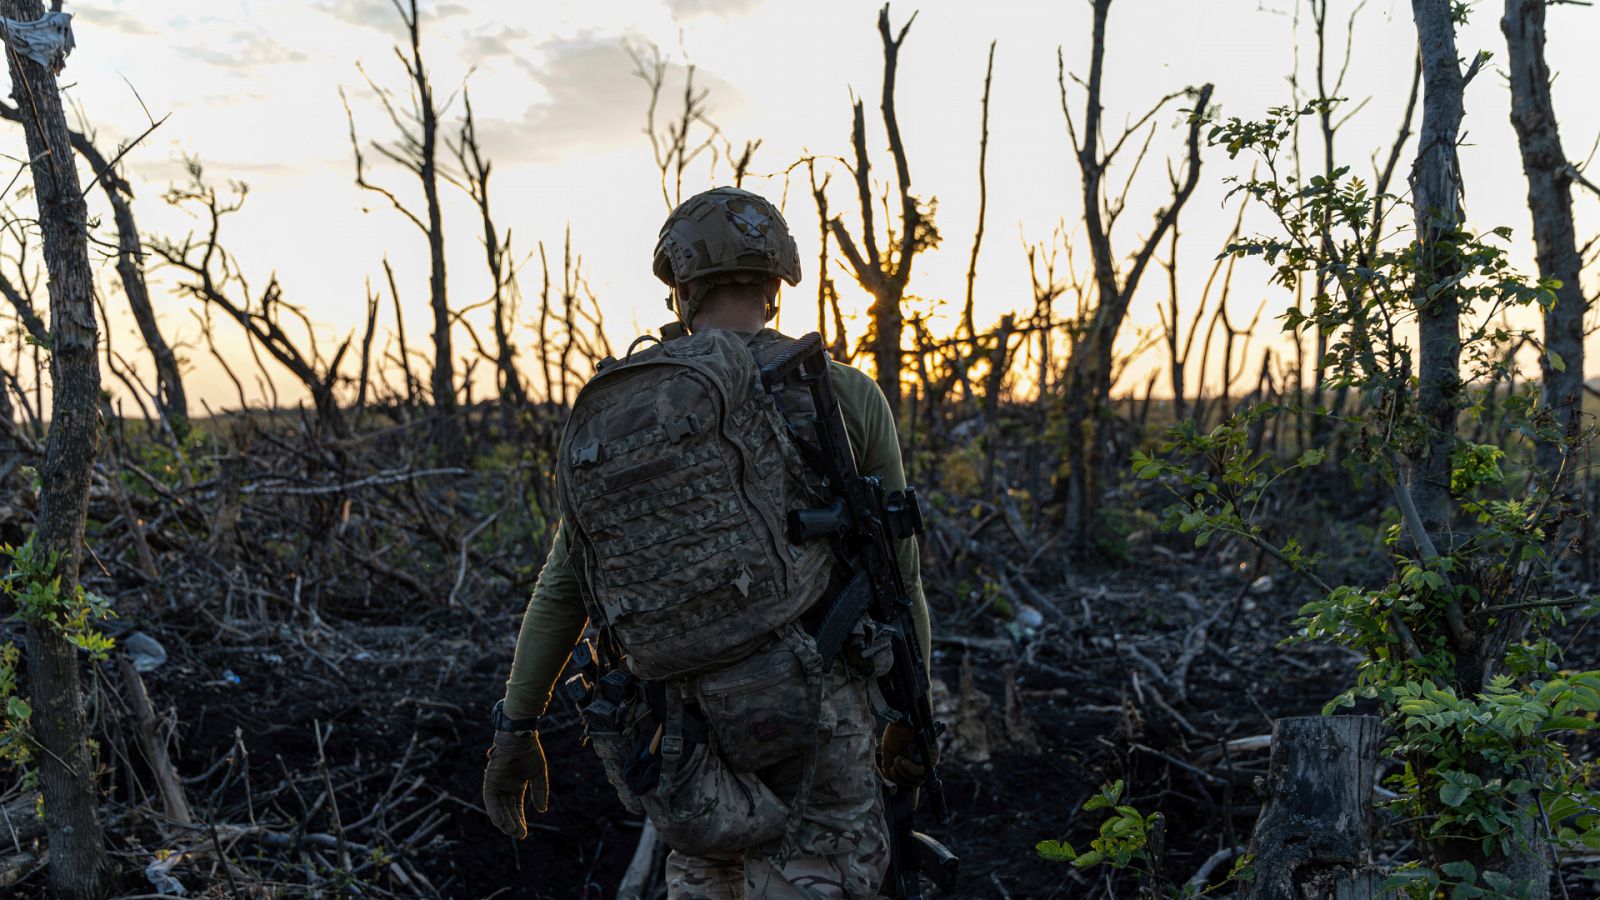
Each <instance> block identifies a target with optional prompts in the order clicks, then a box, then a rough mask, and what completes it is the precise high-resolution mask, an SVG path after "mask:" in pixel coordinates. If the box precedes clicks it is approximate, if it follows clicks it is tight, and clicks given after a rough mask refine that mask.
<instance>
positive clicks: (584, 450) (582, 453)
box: [572, 441, 605, 469]
mask: <svg viewBox="0 0 1600 900" xmlns="http://www.w3.org/2000/svg"><path fill="white" fill-rule="evenodd" d="M604 458H605V448H604V447H602V446H600V442H599V441H595V442H593V443H590V444H585V445H583V446H582V447H577V448H574V449H573V451H572V467H573V468H574V469H582V468H586V467H588V466H598V465H600V462H601V460H603V459H604Z"/></svg>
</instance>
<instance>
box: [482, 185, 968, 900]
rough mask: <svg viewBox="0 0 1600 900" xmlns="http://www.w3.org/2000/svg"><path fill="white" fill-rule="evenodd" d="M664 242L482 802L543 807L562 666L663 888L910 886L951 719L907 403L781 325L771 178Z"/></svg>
mask: <svg viewBox="0 0 1600 900" xmlns="http://www.w3.org/2000/svg"><path fill="white" fill-rule="evenodd" d="M654 270H655V273H656V275H657V276H658V277H659V278H661V280H662V281H664V282H666V283H667V285H668V286H669V287H670V288H671V289H672V293H671V295H670V296H669V298H668V301H667V302H668V305H669V306H670V307H671V308H672V310H673V312H674V313H675V314H676V316H677V320H678V321H677V323H676V324H675V325H673V326H669V327H668V328H667V329H664V330H663V331H664V334H663V338H664V340H659V341H658V340H655V339H654V338H648V337H647V338H641V339H640V340H639V341H636V342H635V344H634V347H633V348H632V349H630V352H629V353H628V355H627V357H626V358H624V359H623V360H620V361H609V360H608V361H607V363H604V364H602V365H601V367H600V370H599V371H598V372H597V373H596V375H595V377H594V378H593V379H592V380H591V381H590V382H589V384H588V385H586V386H585V388H584V389H583V391H582V392H581V393H580V395H579V397H578V399H577V401H576V402H575V404H574V407H573V411H572V415H571V418H570V420H569V422H568V425H567V430H566V432H565V435H564V437H563V440H562V443H561V448H560V451H559V452H558V456H557V481H558V486H559V495H560V498H561V506H562V522H561V525H560V527H559V529H558V531H557V534H556V537H555V540H554V543H553V545H552V547H551V550H550V554H549V557H548V559H547V560H546V562H545V565H544V568H543V570H542V571H541V572H540V574H539V580H538V585H537V586H536V587H535V589H534V592H533V598H532V600H531V601H530V603H529V605H528V609H527V613H526V615H525V617H524V619H523V623H522V630H521V632H520V634H519V635H518V639H517V648H516V655H515V659H514V662H513V664H512V670H511V676H510V678H509V679H508V680H507V682H506V693H505V697H504V699H503V700H502V701H501V702H500V703H499V704H497V705H496V707H495V711H494V719H495V729H496V732H495V736H494V745H493V748H492V749H491V750H490V753H489V762H488V765H487V767H486V769H485V772H484V783H483V793H484V805H485V807H486V808H487V810H488V813H489V816H490V818H491V819H493V821H494V823H495V825H496V826H497V827H499V828H500V829H501V830H502V831H504V832H506V833H507V834H509V835H512V836H514V837H517V838H522V837H525V836H526V834H527V824H526V820H525V818H524V803H525V801H531V802H532V805H533V807H534V808H535V809H537V810H539V811H541V812H542V811H543V810H544V809H545V808H546V804H547V800H548V797H549V780H548V775H547V772H546V768H545V758H544V751H543V749H542V748H541V746H540V743H539V737H538V726H539V719H540V716H541V715H543V713H544V711H545V709H546V707H547V706H548V704H549V702H550V698H551V696H552V694H553V692H554V691H555V689H556V685H557V679H558V677H560V676H561V675H562V670H563V669H564V668H567V677H566V680H565V681H564V682H563V683H562V684H561V686H560V690H561V691H562V692H563V693H565V694H567V695H568V696H569V697H571V698H572V700H573V701H574V702H575V703H576V704H577V705H578V706H579V708H580V709H581V710H582V712H583V716H584V724H585V731H586V734H587V737H588V740H589V742H590V743H591V744H592V746H593V747H594V750H595V752H596V754H597V755H598V756H599V757H600V759H601V762H602V764H603V766H604V769H605V772H606V776H607V778H608V780H609V781H610V782H611V784H612V786H613V787H614V788H615V789H616V791H617V794H618V796H619V797H620V798H621V800H622V802H623V804H624V805H625V806H626V807H627V808H628V809H629V810H630V811H633V812H635V813H643V814H645V815H647V816H648V817H649V818H650V820H651V822H652V823H653V824H654V825H655V827H656V829H657V831H658V832H659V834H660V835H661V838H662V840H663V841H664V842H665V843H666V844H667V845H668V846H669V847H671V848H672V853H671V855H670V856H669V857H668V861H667V882H668V896H669V897H670V898H674V900H685V898H708V900H722V898H758V897H760V898H768V897H770V898H872V897H877V896H879V891H880V890H881V891H883V892H884V893H885V894H888V895H891V896H915V895H916V893H917V891H916V887H915V885H916V883H917V882H916V878H915V875H914V874H912V873H914V871H915V868H916V866H917V865H918V864H917V863H916V862H915V861H912V860H910V859H909V857H910V856H911V855H913V854H912V850H911V847H912V844H911V839H912V838H913V837H915V838H917V839H920V840H921V841H922V842H923V845H922V846H935V847H936V846H937V845H933V844H932V842H930V841H928V840H927V839H926V838H922V837H921V836H920V835H915V836H914V835H912V834H911V832H910V827H909V818H910V811H911V809H912V808H913V807H914V806H915V804H916V799H915V798H916V796H917V788H918V787H919V786H925V787H924V791H925V792H927V793H929V794H930V795H933V796H934V797H935V798H936V799H937V798H938V796H939V795H938V782H937V776H936V775H935V774H934V773H933V765H934V764H935V763H936V757H937V752H936V743H935V741H934V739H933V738H934V736H935V735H936V726H935V725H934V723H933V722H932V719H931V712H930V711H929V706H928V702H927V696H926V694H927V672H926V669H925V666H926V660H927V659H928V649H929V628H928V612H927V606H926V603H925V601H924V599H923V594H922V587H921V582H920V579H919V575H918V565H917V552H916V543H915V537H914V534H915V531H916V530H917V529H918V528H920V519H919V518H917V516H916V508H915V507H916V504H915V497H914V494H911V493H910V492H907V491H905V488H906V484H905V474H904V470H903V468H902V464H901V459H900V443H899V437H898V435H897V433H896V430H895V424H894V419H893V417H892V414H891V412H890V409H889V404H888V402H887V401H886V399H885V398H884V396H883V393H882V392H881V391H880V390H879V388H878V386H877V384H876V383H875V382H874V381H873V380H872V379H871V378H869V377H868V376H867V375H866V374H864V373H862V372H859V371H857V370H855V369H853V368H850V367H849V366H845V365H842V364H840V363H837V362H833V361H831V360H826V359H825V358H824V357H822V356H821V351H820V349H818V345H817V342H816V341H815V340H814V339H813V340H812V341H811V342H810V343H809V344H807V343H804V342H796V341H794V340H792V339H790V338H787V337H785V336H783V335H781V334H779V333H778V332H776V331H774V330H772V329H771V328H768V327H766V325H767V323H768V322H770V321H771V320H772V318H773V316H774V315H775V314H776V312H777V301H778V292H779V282H780V281H783V282H788V283H789V284H790V285H794V284H797V283H798V282H799V280H800V261H799V256H798V253H797V252H796V248H795V244H794V240H793V238H792V237H791V236H790V234H789V231H788V227H787V225H786V224H785V222H784V220H783V217H782V215H781V214H780V213H779V212H778V210H777V209H776V208H775V207H774V206H773V205H772V204H771V203H769V202H767V201H766V200H765V199H763V198H761V197H759V196H757V195H755V194H752V193H749V192H747V191H743V190H738V189H735V188H718V189H715V190H712V191H708V192H705V193H703V194H699V195H697V196H695V197H693V198H691V199H689V200H688V201H686V202H685V203H683V204H682V205H681V206H679V207H678V208H677V209H676V210H674V211H673V212H672V214H671V215H670V216H669V217H668V219H667V222H666V224H665V225H664V226H663V227H662V230H661V236H660V241H659V243H658V244H657V246H656V251H655V261H654ZM807 351H809V352H811V353H813V354H814V355H813V356H812V357H809V359H810V360H811V363H812V365H810V366H809V367H808V366H805V365H801V364H800V356H801V354H802V353H803V352H807ZM808 372H809V373H810V374H805V373H808ZM806 379H809V381H810V382H811V383H809V384H806V383H802V382H803V381H805V380H806ZM819 380H820V381H821V382H822V383H821V384H818V383H817V382H818V381H819ZM819 398H820V399H819ZM834 398H836V402H835V399H834ZM841 422H842V424H837V423H841ZM830 423H835V424H830ZM846 434H847V436H848V441H847V442H846ZM830 440H831V441H832V443H831V444H830ZM830 447H833V448H835V449H839V450H840V451H841V452H839V453H835V454H833V455H832V456H831V457H830V455H829V454H828V452H827V451H828V449H829V448H830ZM841 456H842V457H843V459H842V462H841V459H840V457H841ZM874 560H876V561H878V565H877V567H876V568H874V567H873V566H872V562H873V561H874ZM884 560H887V563H885V562H883V561H884ZM886 569H887V571H885V570H886ZM867 585H870V589H869V588H868V587H867ZM869 599H871V602H872V603H873V604H875V605H873V606H871V607H870V608H869V607H868V606H867V605H866V604H867V602H868V600H869ZM589 625H593V628H594V630H593V634H594V639H593V640H592V641H590V640H583V641H581V642H580V636H581V635H583V634H584V633H585V629H586V628H587V627H588V626H589ZM575 646H576V649H574V647H575ZM569 657H570V659H571V661H572V665H571V666H570V667H568V660H569ZM935 805H937V803H936V804H935ZM897 817H898V820H897ZM940 849H942V848H940ZM946 860H947V861H948V862H951V863H953V858H949V857H948V856H947V855H946Z"/></svg>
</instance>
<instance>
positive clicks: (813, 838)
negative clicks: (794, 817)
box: [667, 670, 889, 900]
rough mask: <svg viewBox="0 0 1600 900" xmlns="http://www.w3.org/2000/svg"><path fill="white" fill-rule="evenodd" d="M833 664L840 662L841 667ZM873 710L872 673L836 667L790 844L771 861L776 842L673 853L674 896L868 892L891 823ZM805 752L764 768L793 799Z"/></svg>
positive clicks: (726, 898) (879, 875)
mask: <svg viewBox="0 0 1600 900" xmlns="http://www.w3.org/2000/svg"><path fill="white" fill-rule="evenodd" d="M836 671H837V670H836ZM875 724H876V722H875V719H874V718H873V714H872V704H871V701H870V699H869V697H868V693H867V687H866V682H864V681H860V680H847V679H846V678H844V677H843V676H841V675H837V674H836V675H835V676H834V677H833V679H832V680H831V682H830V684H829V685H828V688H827V691H826V693H825V694H824V696H823V700H822V718H821V721H820V723H819V726H818V727H819V729H820V730H821V733H820V734H819V736H818V737H819V739H820V742H821V746H820V747H819V749H818V752H817V755H816V771H815V774H814V776H813V778H814V781H813V783H812V786H811V796H810V799H809V801H808V802H807V803H806V808H805V811H804V816H803V818H802V819H801V821H800V823H799V825H798V826H797V827H796V829H795V842H794V848H795V849H794V852H793V853H792V854H791V855H790V856H789V858H788V860H787V861H786V862H785V863H784V865H783V866H782V867H781V868H779V867H778V866H776V865H774V863H773V862H772V860H771V858H770V855H771V853H772V852H773V850H774V849H775V848H771V847H752V848H750V849H748V850H746V851H744V852H741V853H728V854H719V855H715V856H686V855H684V854H680V853H678V852H677V851H673V852H672V854H671V855H669V856H668V857H667V897H668V900H758V898H761V900H767V898H771V900H872V898H875V897H877V896H878V884H879V882H880V881H881V880H882V879H883V873H884V870H885V869H886V868H887V866H888V862H889V846H888V829H887V826H886V825H885V824H884V818H883V804H882V801H881V798H880V793H879V782H878V773H877V768H876V764H875V761H874V755H875V752H876V747H877V735H876V733H875V731H876V729H875ZM804 767H805V761H804V759H803V758H797V759H793V760H785V761H783V762H780V763H777V764H775V765H773V766H771V767H768V768H767V769H764V770H762V771H761V772H759V773H758V774H759V775H760V777H761V780H762V781H764V782H765V783H766V784H767V785H768V786H769V787H771V788H772V790H773V791H774V792H775V793H776V794H777V795H778V796H779V797H780V798H781V799H783V800H784V801H785V802H789V801H792V800H793V798H794V796H795V792H796V791H797V790H798V789H799V786H800V782H801V779H802V777H803V776H804V774H805V771H804Z"/></svg>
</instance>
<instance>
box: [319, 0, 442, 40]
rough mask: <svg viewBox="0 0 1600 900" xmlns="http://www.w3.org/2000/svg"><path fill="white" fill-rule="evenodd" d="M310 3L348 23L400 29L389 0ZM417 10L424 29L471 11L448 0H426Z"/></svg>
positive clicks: (384, 29) (387, 30)
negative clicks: (431, 24) (430, 23)
mask: <svg viewBox="0 0 1600 900" xmlns="http://www.w3.org/2000/svg"><path fill="white" fill-rule="evenodd" d="M312 6H313V7H314V8H315V9H319V10H321V11H323V12H325V13H327V14H328V15H330V16H333V17H334V18H335V19H338V20H339V21H341V22H345V23H347V24H350V25H360V26H363V27H365V28H376V29H377V30H379V31H382V32H384V33H385V34H397V33H399V32H400V30H401V25H400V13H399V12H397V11H396V10H395V8H394V3H393V2H391V0H315V2H313V3H312ZM418 9H419V12H420V13H421V15H422V26H423V28H424V29H426V28H427V27H428V23H429V22H435V21H438V20H440V19H448V18H451V17H453V16H464V15H466V14H467V13H469V12H471V10H470V9H468V8H467V7H466V6H463V5H462V4H460V3H452V2H448V0H427V2H422V3H420V4H418Z"/></svg>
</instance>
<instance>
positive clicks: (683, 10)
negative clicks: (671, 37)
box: [666, 0, 762, 19]
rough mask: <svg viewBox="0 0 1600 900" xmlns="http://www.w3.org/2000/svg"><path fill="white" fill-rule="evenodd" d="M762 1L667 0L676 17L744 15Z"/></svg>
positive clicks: (724, 17)
mask: <svg viewBox="0 0 1600 900" xmlns="http://www.w3.org/2000/svg"><path fill="white" fill-rule="evenodd" d="M761 3H762V0H666V4H667V10H668V11H669V12H671V13H672V17H673V18H674V19H691V18H694V17H695V16H706V15H710V16H717V17H719V18H723V19H728V18H732V17H734V16H742V15H744V14H745V13H747V12H750V11H751V10H753V9H755V8H756V7H758V6H760V5H761Z"/></svg>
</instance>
